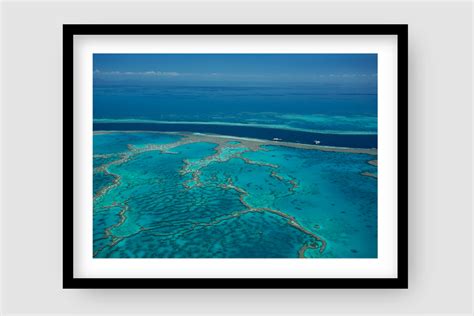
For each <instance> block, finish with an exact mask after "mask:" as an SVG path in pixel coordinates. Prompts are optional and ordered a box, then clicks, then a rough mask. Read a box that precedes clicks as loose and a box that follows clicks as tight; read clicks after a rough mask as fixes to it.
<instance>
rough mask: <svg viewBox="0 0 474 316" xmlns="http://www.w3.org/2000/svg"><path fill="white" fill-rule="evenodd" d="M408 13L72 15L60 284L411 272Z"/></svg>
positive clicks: (275, 280) (399, 279)
mask: <svg viewBox="0 0 474 316" xmlns="http://www.w3.org/2000/svg"><path fill="white" fill-rule="evenodd" d="M407 78H408V26H407V25H64V26H63V83H64V87H63V98H64V102H63V111H64V117H63V119H64V121H63V126H64V127H63V128H64V135H63V136H64V139H63V142H64V144H63V145H64V157H63V159H64V160H63V165H64V170H63V171H64V183H63V185H64V206H63V207H64V209H63V212H64V213H63V220H64V222H63V239H64V240H63V247H64V249H63V287H64V288H407V287H408V248H407V247H408V220H407V218H408V196H407V192H408V188H407V185H408V177H407V175H408V164H407V161H408V159H407V157H408V152H407V151H408V130H407V129H408V124H407V122H408V103H407V100H408V91H407V87H408V82H407Z"/></svg>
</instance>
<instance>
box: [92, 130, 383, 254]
mask: <svg viewBox="0 0 474 316" xmlns="http://www.w3.org/2000/svg"><path fill="white" fill-rule="evenodd" d="M180 139H181V136H179V135H169V134H161V133H145V132H143V133H141V132H140V133H119V132H117V133H105V134H96V135H94V155H95V156H94V167H95V169H94V170H95V173H94V191H95V193H96V192H98V191H99V190H100V189H101V188H102V189H103V188H104V187H105V190H102V191H104V192H103V194H99V195H98V196H96V197H95V198H94V256H95V257H100V258H296V257H298V256H299V255H301V254H302V253H303V255H304V257H307V258H374V257H377V179H376V178H373V177H368V176H364V175H362V173H363V172H369V173H372V174H376V169H377V168H376V167H375V166H372V165H370V164H368V163H367V162H368V161H369V160H372V159H374V156H370V155H364V154H351V153H341V152H324V151H319V150H305V149H297V148H288V147H282V146H261V147H258V149H255V148H252V150H250V151H249V148H247V147H245V144H242V143H241V142H239V141H238V140H232V139H230V140H228V141H226V142H225V143H222V142H221V143H220V145H218V144H217V143H210V142H193V143H184V144H178V146H177V147H174V148H172V149H171V150H168V151H163V150H156V149H155V147H147V145H150V144H153V145H160V144H172V143H175V142H177V141H179V140H180ZM128 145H132V146H131V147H130V146H128ZM156 148H159V147H156ZM104 155H105V156H104ZM109 173H110V174H111V175H113V176H111V175H110V174H109ZM114 176H115V177H118V179H119V181H117V183H114V179H115V178H114ZM96 189H97V190H96ZM285 216H286V217H285ZM290 218H291V219H294V221H295V222H294V223H292V222H291V221H292V220H290ZM311 234H313V235H311ZM316 235H317V236H319V237H320V238H321V239H322V240H324V241H325V242H326V245H325V247H322V243H321V242H318V241H317V240H316V239H315V238H314V236H316ZM305 245H309V246H310V247H308V248H307V249H306V250H305V251H303V252H301V249H302V247H303V246H305Z"/></svg>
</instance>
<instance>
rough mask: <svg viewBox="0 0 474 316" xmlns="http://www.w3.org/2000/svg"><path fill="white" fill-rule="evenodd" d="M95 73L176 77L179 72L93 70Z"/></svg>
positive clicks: (101, 74) (102, 74) (100, 74)
mask: <svg viewBox="0 0 474 316" xmlns="http://www.w3.org/2000/svg"><path fill="white" fill-rule="evenodd" d="M94 74H95V75H99V76H147V77H176V76H179V75H180V73H179V72H176V71H156V70H151V71H101V70H99V69H96V70H94Z"/></svg>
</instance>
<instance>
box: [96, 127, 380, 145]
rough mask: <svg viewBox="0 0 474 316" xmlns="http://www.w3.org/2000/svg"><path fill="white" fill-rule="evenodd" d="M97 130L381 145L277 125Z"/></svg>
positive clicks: (369, 139) (366, 139) (360, 138)
mask: <svg viewBox="0 0 474 316" xmlns="http://www.w3.org/2000/svg"><path fill="white" fill-rule="evenodd" d="M94 131H160V132H193V133H205V134H219V135H228V136H236V137H247V138H257V139H266V140H272V139H273V138H275V137H276V138H280V139H282V140H283V141H288V142H295V143H302V144H314V141H315V140H318V141H320V142H321V143H320V145H322V146H337V147H350V148H377V135H339V134H321V133H311V132H303V131H294V130H286V129H276V128H262V127H253V126H229V125H212V124H206V125H202V124H160V123H94Z"/></svg>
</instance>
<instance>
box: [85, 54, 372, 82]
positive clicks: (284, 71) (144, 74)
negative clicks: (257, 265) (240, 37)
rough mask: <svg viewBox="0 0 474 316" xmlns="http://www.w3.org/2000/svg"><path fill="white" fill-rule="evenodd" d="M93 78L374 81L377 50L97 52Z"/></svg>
mask: <svg viewBox="0 0 474 316" xmlns="http://www.w3.org/2000/svg"><path fill="white" fill-rule="evenodd" d="M93 67H94V82H95V83H101V82H117V81H121V82H131V83H132V82H151V83H153V82H170V83H177V82H188V83H192V82H196V83H197V82H199V83H203V82H220V83H225V82H246V83H249V84H251V83H275V82H290V83H305V82H309V83H312V82H323V83H324V82H328V83H332V82H342V83H361V84H369V85H373V84H375V83H376V80H377V79H376V78H377V77H376V76H377V55H376V54H94V66H93Z"/></svg>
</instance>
